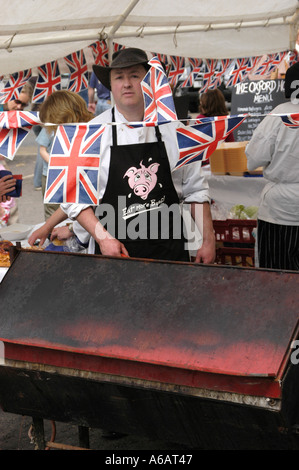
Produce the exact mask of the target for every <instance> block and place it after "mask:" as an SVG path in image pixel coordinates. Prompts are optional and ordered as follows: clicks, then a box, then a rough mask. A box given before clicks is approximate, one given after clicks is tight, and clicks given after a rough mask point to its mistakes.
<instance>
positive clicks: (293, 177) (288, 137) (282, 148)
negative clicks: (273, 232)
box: [246, 102, 299, 225]
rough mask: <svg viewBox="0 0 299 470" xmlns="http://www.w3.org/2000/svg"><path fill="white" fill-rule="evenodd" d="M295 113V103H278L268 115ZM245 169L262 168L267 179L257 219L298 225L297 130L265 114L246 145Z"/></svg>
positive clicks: (298, 131) (298, 141)
mask: <svg viewBox="0 0 299 470" xmlns="http://www.w3.org/2000/svg"><path fill="white" fill-rule="evenodd" d="M291 113H299V104H293V103H291V102H287V103H283V104H280V105H278V106H277V107H276V108H275V109H274V110H273V111H272V113H271V114H291ZM246 156H247V160H248V170H249V171H253V170H255V169H256V168H257V167H259V166H262V167H264V170H263V175H264V178H265V179H266V180H267V184H266V185H265V187H264V189H263V191H262V193H261V198H260V205H259V212H258V218H259V219H261V220H264V221H266V222H270V223H275V224H281V225H299V129H291V128H289V127H287V126H286V125H285V124H284V123H283V121H282V119H281V117H279V116H270V115H268V116H266V117H265V118H264V119H263V121H262V122H261V123H260V124H259V126H258V127H257V128H256V130H255V131H254V133H253V135H252V138H251V140H250V142H249V143H248V144H247V147H246Z"/></svg>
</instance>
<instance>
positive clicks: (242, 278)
mask: <svg viewBox="0 0 299 470" xmlns="http://www.w3.org/2000/svg"><path fill="white" fill-rule="evenodd" d="M298 276H299V274H297V273H293V272H276V271H267V270H256V269H242V268H241V269H240V268H230V267H229V268H226V267H219V266H198V265H192V264H184V263H163V262H154V261H153V262H152V261H142V260H131V259H114V258H105V257H100V256H99V257H95V256H88V255H75V254H67V255H63V254H60V253H49V252H48V253H43V252H31V251H30V250H28V251H26V250H21V251H20V252H19V254H18V256H17V257H16V259H15V261H14V263H13V265H12V266H11V268H10V269H9V271H8V273H7V275H6V276H5V278H4V279H3V281H2V283H1V284H0V296H1V305H2V306H5V308H4V309H3V307H1V318H0V339H1V340H3V341H6V342H9V343H17V344H22V345H31V346H35V347H40V348H45V349H52V350H59V351H70V352H76V353H79V354H87V355H95V356H101V357H108V358H117V359H121V360H124V361H137V362H139V363H144V364H152V365H157V366H159V365H160V366H169V367H175V368H178V369H188V370H194V371H203V372H210V373H216V374H228V375H237V376H238V375H240V376H244V375H245V376H247V375H249V376H257V377H258V376H270V377H277V376H278V375H279V373H280V369H281V367H282V366H283V364H284V360H285V358H286V354H287V352H288V348H289V343H290V341H291V340H292V338H293V336H294V334H295V331H296V328H297V321H298V312H297V306H298V303H299V302H298V301H299V289H298V285H299V277H298Z"/></svg>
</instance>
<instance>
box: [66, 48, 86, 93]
mask: <svg viewBox="0 0 299 470" xmlns="http://www.w3.org/2000/svg"><path fill="white" fill-rule="evenodd" d="M64 60H65V62H66V64H67V66H68V68H69V69H70V72H71V75H70V81H69V85H68V90H70V91H73V92H75V93H79V91H81V90H83V89H85V88H87V87H88V69H87V63H86V60H85V56H84V53H83V50H81V51H77V52H73V54H70V55H68V56H66V57H65V58H64Z"/></svg>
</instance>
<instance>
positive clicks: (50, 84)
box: [32, 60, 61, 103]
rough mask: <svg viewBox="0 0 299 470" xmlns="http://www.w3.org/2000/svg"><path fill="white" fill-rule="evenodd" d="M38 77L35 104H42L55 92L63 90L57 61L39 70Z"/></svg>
mask: <svg viewBox="0 0 299 470" xmlns="http://www.w3.org/2000/svg"><path fill="white" fill-rule="evenodd" d="M37 71H38V77H37V81H36V84H35V88H34V93H33V98H32V102H33V103H42V102H43V101H44V100H45V99H46V98H47V97H48V96H50V95H51V94H52V93H53V91H57V90H60V89H61V77H60V70H59V65H58V62H57V60H54V61H53V62H48V63H47V64H45V65H41V66H40V67H38V68H37Z"/></svg>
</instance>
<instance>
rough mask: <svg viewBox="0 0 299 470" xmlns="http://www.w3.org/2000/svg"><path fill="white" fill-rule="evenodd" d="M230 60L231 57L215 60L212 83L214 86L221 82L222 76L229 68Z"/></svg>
mask: <svg viewBox="0 0 299 470" xmlns="http://www.w3.org/2000/svg"><path fill="white" fill-rule="evenodd" d="M231 63H232V61H231V59H219V60H218V61H217V64H216V67H215V72H214V79H213V83H214V84H215V87H219V86H220V85H221V83H222V78H223V75H224V74H225V72H226V71H227V70H228V69H229V67H230V65H231Z"/></svg>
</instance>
